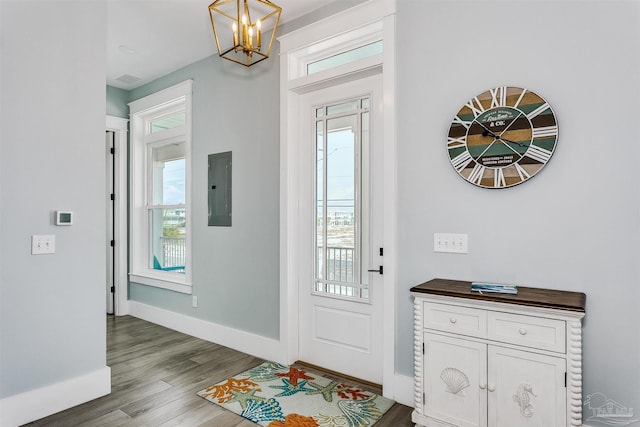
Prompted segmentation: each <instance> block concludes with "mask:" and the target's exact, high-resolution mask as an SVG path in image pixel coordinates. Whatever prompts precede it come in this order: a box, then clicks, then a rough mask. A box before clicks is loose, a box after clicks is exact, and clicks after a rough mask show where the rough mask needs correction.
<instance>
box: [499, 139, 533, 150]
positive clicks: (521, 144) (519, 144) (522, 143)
mask: <svg viewBox="0 0 640 427" xmlns="http://www.w3.org/2000/svg"><path fill="white" fill-rule="evenodd" d="M496 138H498V139H499V140H500V141H504V142H508V143H510V144H516V145H517V146H519V147H523V148H527V147H528V145H526V144H525V143H524V142H516V141H511V140H509V139H505V138H503V137H501V136H496Z"/></svg>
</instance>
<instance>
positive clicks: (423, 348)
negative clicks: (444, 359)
mask: <svg viewBox="0 0 640 427" xmlns="http://www.w3.org/2000/svg"><path fill="white" fill-rule="evenodd" d="M422 354H424V343H422Z"/></svg>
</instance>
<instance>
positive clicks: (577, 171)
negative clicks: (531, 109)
mask: <svg viewBox="0 0 640 427" xmlns="http://www.w3.org/2000/svg"><path fill="white" fill-rule="evenodd" d="M398 9H399V10H398V20H397V23H398V26H397V28H398V40H397V47H398V51H397V54H398V55H397V58H398V63H397V70H398V99H397V105H398V123H397V129H398V163H399V168H398V233H399V234H398V257H397V259H398V289H397V292H398V293H397V346H396V358H397V369H398V371H399V372H400V373H402V374H405V375H411V374H412V351H413V348H412V339H413V336H412V325H413V318H412V306H411V298H410V296H409V289H410V288H411V287H412V286H413V285H416V284H419V283H421V282H423V281H426V280H428V279H431V278H434V277H442V278H451V279H462V280H486V281H495V282H503V283H515V284H519V285H526V286H534V287H545V288H553V289H566V290H572V291H580V292H585V293H586V294H587V315H586V319H585V321H584V335H583V341H584V396H585V397H586V395H588V394H591V393H595V392H602V393H604V394H605V395H606V396H607V397H608V398H610V399H614V400H616V401H618V402H620V403H621V404H623V405H625V406H627V407H633V408H640V333H639V332H638V324H640V314H639V313H640V310H638V307H637V305H638V301H640V290H639V289H640V283H639V280H638V279H639V271H640V270H639V269H638V258H639V256H640V248H639V247H638V246H639V243H640V226H639V225H640V222H639V218H638V214H639V211H640V202H639V200H638V195H639V193H638V180H637V179H636V176H635V175H636V170H637V162H638V157H639V156H640V144H638V141H640V131H639V130H638V129H639V128H638V125H637V124H638V120H637V119H636V118H635V115H634V113H633V111H635V110H636V109H637V102H638V99H639V98H638V95H639V94H640V80H639V79H638V76H639V75H640V56H639V55H638V52H640V32H639V31H638V28H640V3H638V2H629V1H615V2H614V1H590V2H571V1H556V2H538V1H518V2H505V1H454V2H452V1H423V0H422V1H417V0H416V1H411V0H401V1H400V2H399V4H398ZM416 28H421V29H422V30H421V32H420V36H419V37H416V32H415V29H416ZM500 85H512V86H522V87H526V88H529V89H531V90H534V91H536V92H538V93H539V94H540V95H542V96H543V97H545V98H546V100H547V101H548V102H549V103H550V104H551V105H552V106H553V108H554V111H555V113H556V115H557V117H558V121H559V129H560V136H559V142H558V146H557V150H556V152H555V154H554V156H553V158H552V159H551V161H550V162H549V164H548V165H547V166H546V167H545V168H544V169H543V170H542V171H541V172H540V173H539V174H538V175H536V176H535V177H534V178H533V179H532V180H531V181H529V182H526V183H524V184H522V185H520V186H516V187H514V188H510V189H504V190H488V189H481V188H478V187H475V186H473V185H471V184H469V183H467V182H465V181H464V180H463V179H461V178H460V177H459V176H458V175H457V174H456V172H455V171H454V170H453V168H452V167H451V165H450V162H449V159H448V156H447V151H446V149H445V143H446V135H447V133H448V129H449V125H450V123H451V120H452V118H453V117H454V115H455V114H456V113H457V111H458V110H459V108H460V107H461V106H462V105H463V104H464V103H465V102H466V101H468V100H469V99H470V98H471V97H472V96H475V95H477V94H479V93H480V92H483V91H484V90H486V89H489V88H492V87H496V86H500ZM435 232H449V233H468V235H469V254H468V255H453V254H441V253H434V252H433V250H432V248H433V233H435ZM589 414H590V412H588V411H587V412H585V415H589Z"/></svg>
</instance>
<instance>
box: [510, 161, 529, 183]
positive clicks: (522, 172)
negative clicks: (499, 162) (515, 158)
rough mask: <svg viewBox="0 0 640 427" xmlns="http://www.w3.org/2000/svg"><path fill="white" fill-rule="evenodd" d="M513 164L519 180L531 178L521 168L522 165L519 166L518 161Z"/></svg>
mask: <svg viewBox="0 0 640 427" xmlns="http://www.w3.org/2000/svg"><path fill="white" fill-rule="evenodd" d="M514 166H515V167H516V172H518V176H519V177H520V181H524V180H525V179H529V178H531V175H529V174H528V173H527V171H526V170H524V169H522V166H520V165H519V164H518V163H515V164H514Z"/></svg>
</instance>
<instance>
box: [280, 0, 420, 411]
mask: <svg viewBox="0 0 640 427" xmlns="http://www.w3.org/2000/svg"><path fill="white" fill-rule="evenodd" d="M395 15H396V1H395V0H371V1H368V2H365V3H363V4H360V5H357V6H355V7H353V8H351V9H347V10H345V11H344V12H341V13H338V14H336V15H333V16H330V17H328V18H326V19H323V20H320V21H317V22H315V23H313V24H310V25H308V26H307V27H304V28H300V29H298V30H295V31H292V32H291V33H287V34H285V35H283V36H281V37H278V41H279V42H280V171H281V172H280V307H281V310H280V339H281V341H283V343H284V344H285V346H286V350H285V351H286V352H287V360H288V361H289V362H293V361H296V360H297V358H298V338H297V337H298V279H299V277H298V276H299V270H298V253H299V250H298V249H299V248H298V244H299V241H300V239H299V233H300V224H299V221H298V215H297V212H298V202H299V200H298V196H297V194H298V192H299V188H298V182H299V171H298V169H297V168H298V156H299V148H298V147H297V141H298V138H297V137H296V135H295V131H296V130H297V128H296V127H295V126H294V125H293V123H295V122H296V119H297V117H298V116H297V115H298V107H299V103H300V96H301V95H302V94H303V93H305V92H307V91H310V90H315V89H319V88H322V87H323V86H329V85H334V84H337V83H338V82H340V81H341V80H342V79H345V80H348V79H349V78H350V77H349V76H350V75H352V74H357V75H358V76H359V77H365V76H366V75H369V74H375V73H379V72H380V70H379V68H380V67H381V68H382V74H383V77H382V79H383V83H382V84H383V98H384V113H383V120H384V126H383V129H384V130H383V132H384V147H383V152H384V169H385V182H384V188H383V191H384V236H383V241H384V247H385V256H384V259H385V263H384V264H385V274H384V276H383V283H384V285H383V289H384V301H385V304H384V313H383V322H384V328H383V331H382V334H383V348H384V350H383V351H384V353H383V367H382V369H383V380H382V386H383V393H384V395H385V396H386V397H390V398H392V399H396V400H398V401H402V402H411V396H409V395H405V393H404V392H403V390H405V389H406V387H404V385H405V382H404V380H403V379H402V378H399V377H398V376H397V375H396V374H395V323H396V322H395V305H396V303H395V301H396V286H397V285H396V283H397V280H396V279H397V273H396V263H397V261H396V255H395V253H396V247H397V244H396V238H397V237H396V236H397V233H396V200H395V199H396V119H395V116H396V108H395V97H396V71H395V32H396V23H395ZM380 22H381V23H382V27H381V28H380V26H379V24H378V23H380ZM358 29H361V30H363V31H361V32H357V31H356V30H358ZM354 31H356V32H355V33H354ZM367 32H368V35H367V34H366V33H367ZM342 34H352V35H353V34H357V37H356V38H359V40H361V42H363V41H365V40H371V41H375V39H376V38H377V37H380V34H381V35H382V37H381V38H382V39H383V40H384V49H383V53H382V54H381V55H376V56H373V57H369V58H365V59H362V60H360V61H357V62H353V63H348V64H344V65H342V66H339V67H336V68H334V69H329V70H324V71H321V72H318V73H315V74H311V75H306V64H307V63H309V62H313V61H317V60H318V59H321V58H322V57H323V56H330V55H332V54H335V52H336V51H338V50H340V48H346V47H347V46H348V43H346V41H345V39H342V38H340V36H341V35H342ZM332 43H334V44H333V45H332ZM318 46H321V47H322V50H323V51H324V52H325V55H323V54H322V53H320V54H318V52H317V51H314V47H318Z"/></svg>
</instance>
